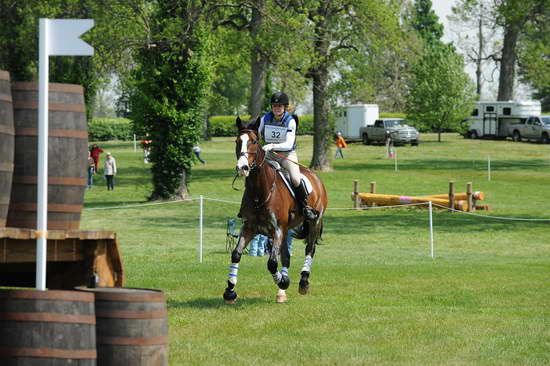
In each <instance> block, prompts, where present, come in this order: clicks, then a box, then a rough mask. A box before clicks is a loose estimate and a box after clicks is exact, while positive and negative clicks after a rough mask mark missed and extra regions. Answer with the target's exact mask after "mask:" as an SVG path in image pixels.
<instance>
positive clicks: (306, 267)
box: [301, 255, 313, 272]
mask: <svg viewBox="0 0 550 366" xmlns="http://www.w3.org/2000/svg"><path fill="white" fill-rule="evenodd" d="M312 263H313V258H311V256H310V255H306V259H304V266H303V267H302V271H301V272H311V264H312Z"/></svg>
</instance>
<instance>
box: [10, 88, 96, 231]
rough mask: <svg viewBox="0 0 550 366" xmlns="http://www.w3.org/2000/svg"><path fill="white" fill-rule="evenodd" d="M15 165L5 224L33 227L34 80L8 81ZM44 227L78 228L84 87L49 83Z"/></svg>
mask: <svg viewBox="0 0 550 366" xmlns="http://www.w3.org/2000/svg"><path fill="white" fill-rule="evenodd" d="M12 97H13V111H14V112H13V114H14V117H13V119H14V126H15V157H14V164H15V169H14V172H13V185H12V192H11V200H10V206H9V210H8V219H7V225H8V226H13V227H23V228H31V229H35V228H36V201H37V174H38V161H37V159H38V156H37V150H38V84H37V83H28V82H16V83H13V84H12ZM48 116H49V117H48V119H49V139H48V229H58V230H78V229H79V227H80V213H81V211H82V204H83V200H84V190H85V187H86V179H87V171H86V163H87V159H88V151H87V150H88V132H87V131H88V127H87V122H86V113H85V105H84V91H83V88H82V87H81V86H79V85H70V84H54V83H51V84H49V112H48Z"/></svg>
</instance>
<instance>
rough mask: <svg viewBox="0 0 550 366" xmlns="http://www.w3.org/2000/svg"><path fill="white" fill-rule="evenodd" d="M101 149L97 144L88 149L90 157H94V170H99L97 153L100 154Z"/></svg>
mask: <svg viewBox="0 0 550 366" xmlns="http://www.w3.org/2000/svg"><path fill="white" fill-rule="evenodd" d="M102 152H103V150H102V149H101V148H100V147H99V146H97V144H93V145H92V148H91V149H90V154H91V155H92V159H94V164H95V171H96V172H98V171H99V154H101V153H102Z"/></svg>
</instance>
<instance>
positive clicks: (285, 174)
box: [266, 160, 313, 199]
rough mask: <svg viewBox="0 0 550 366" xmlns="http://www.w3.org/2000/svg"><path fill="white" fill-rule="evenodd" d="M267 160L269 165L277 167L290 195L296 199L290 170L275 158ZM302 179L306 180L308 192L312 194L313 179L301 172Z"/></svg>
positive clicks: (276, 169)
mask: <svg viewBox="0 0 550 366" xmlns="http://www.w3.org/2000/svg"><path fill="white" fill-rule="evenodd" d="M266 161H267V162H268V163H269V165H271V166H272V167H273V169H275V171H276V172H277V174H279V175H280V176H281V178H282V179H283V182H284V183H285V186H286V188H287V189H288V191H289V192H290V195H291V196H292V197H294V199H296V194H295V193H294V189H293V188H292V183H291V181H290V174H288V171H287V170H286V169H284V168H283V167H282V166H281V164H279V163H278V162H276V161H274V160H266ZM300 179H301V180H302V181H303V182H304V184H305V186H306V191H307V194H311V193H312V192H313V185H312V184H311V181H310V180H309V178H308V177H307V176H305V175H304V174H303V173H300Z"/></svg>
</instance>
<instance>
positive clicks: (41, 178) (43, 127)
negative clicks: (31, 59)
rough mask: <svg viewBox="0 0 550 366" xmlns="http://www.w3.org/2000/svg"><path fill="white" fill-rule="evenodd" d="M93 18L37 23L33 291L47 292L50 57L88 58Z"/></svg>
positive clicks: (92, 50)
mask: <svg viewBox="0 0 550 366" xmlns="http://www.w3.org/2000/svg"><path fill="white" fill-rule="evenodd" d="M93 25H94V21H93V19H45V18H40V20H39V35H38V38H39V45H38V64H39V65H38V154H37V155H38V172H37V202H36V288H37V289H38V290H46V264H47V255H48V249H47V238H48V126H49V123H48V97H49V90H48V81H49V65H48V63H49V59H50V57H49V56H50V55H60V56H71V55H72V56H75V55H83V56H87V55H89V56H91V55H93V53H94V49H93V48H92V47H91V46H90V45H89V44H87V43H86V42H84V41H82V40H81V39H80V38H79V36H80V35H81V34H82V33H84V32H86V31H87V30H88V29H90V28H91V27H93Z"/></svg>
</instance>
